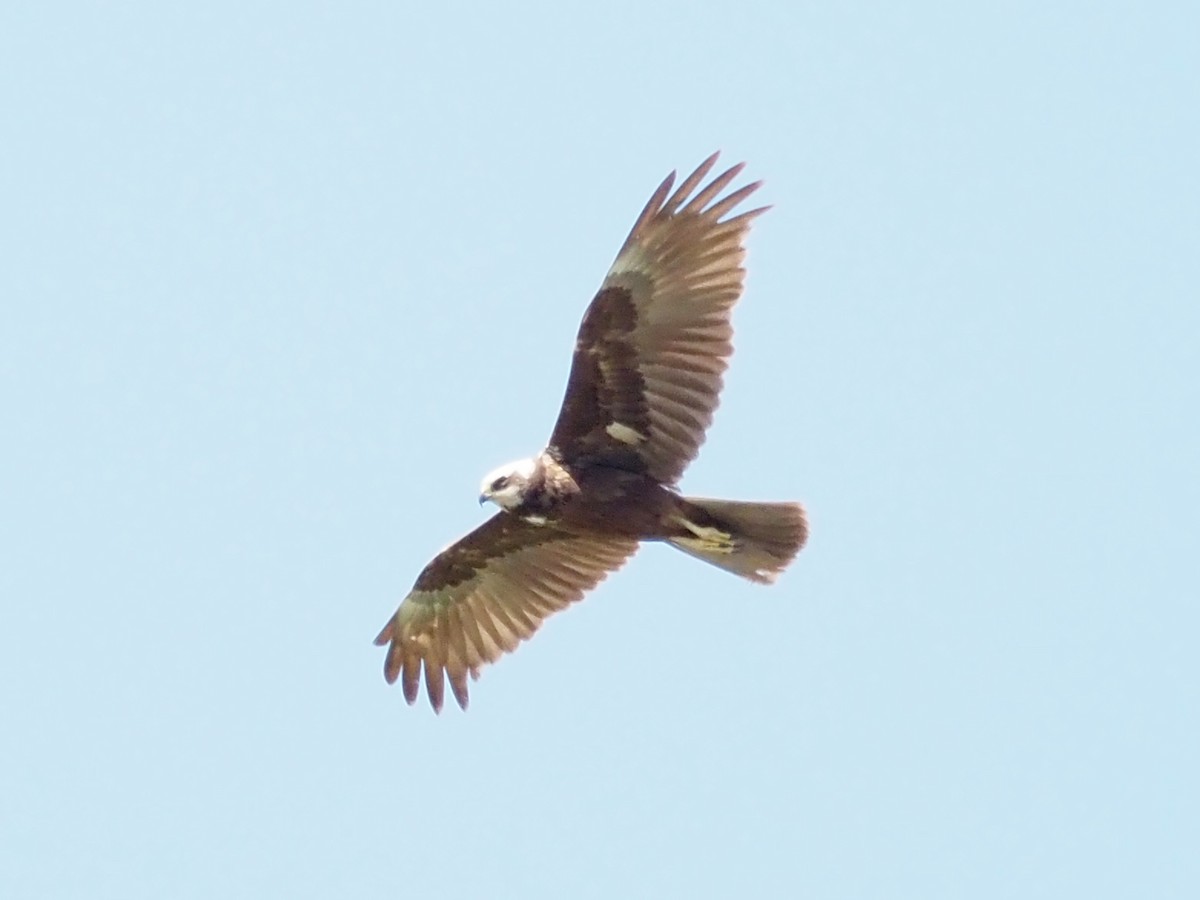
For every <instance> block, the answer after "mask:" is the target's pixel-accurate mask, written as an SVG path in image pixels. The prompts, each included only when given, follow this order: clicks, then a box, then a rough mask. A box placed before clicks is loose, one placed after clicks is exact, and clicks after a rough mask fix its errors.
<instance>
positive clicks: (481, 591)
mask: <svg viewBox="0 0 1200 900" xmlns="http://www.w3.org/2000/svg"><path fill="white" fill-rule="evenodd" d="M636 549H637V541H635V540H633V539H631V538H621V537H613V538H604V537H580V536H577V535H571V534H568V533H566V532H563V531H559V530H558V529H556V528H553V527H550V526H538V525H531V524H529V523H527V522H525V521H523V520H522V519H520V518H518V517H517V516H513V515H509V514H508V513H505V512H501V513H497V514H496V515H495V516H493V517H492V518H490V519H488V521H486V522H484V523H483V524H482V525H480V526H479V527H478V528H476V529H475V530H474V531H472V532H471V533H470V534H468V535H466V536H465V537H463V538H462V539H461V540H459V541H458V542H457V543H455V544H452V545H451V546H450V547H448V548H447V549H445V550H443V551H442V552H441V553H439V554H438V555H437V556H436V557H435V558H434V560H433V561H432V562H431V563H430V564H429V565H427V566H426V567H425V569H424V571H422V572H421V574H420V576H418V578H417V581H416V584H414V585H413V589H412V591H411V592H410V593H409V595H408V596H407V597H405V598H404V602H403V603H401V604H400V608H399V609H397V610H396V614H395V615H394V616H392V618H391V619H390V620H389V621H388V623H387V625H385V626H384V628H383V631H381V632H380V633H379V637H377V638H376V639H375V643H376V644H378V645H380V646H382V645H384V644H388V645H389V646H388V651H387V659H386V661H385V662H384V668H383V672H384V676H385V677H386V678H387V680H388V682H389V683H393V682H395V681H396V679H397V678H399V679H401V682H402V684H403V687H404V698H405V699H406V700H407V701H408V702H409V703H410V704H411V703H414V702H416V699H417V692H418V689H419V686H420V680H421V669H422V667H424V670H425V688H426V691H427V692H428V694H429V702H430V703H432V704H433V708H434V709H435V710H441V708H442V700H443V697H444V693H445V680H444V678H443V673H444V675H445V676H446V677H448V678H449V681H450V690H451V691H452V692H453V693H454V699H455V700H457V701H458V705H459V706H461V707H462V708H463V709H466V707H467V675H468V674H470V675H471V677H473V678H478V677H479V670H480V668H482V667H483V666H484V665H486V664H488V663H491V662H495V661H496V660H497V659H499V658H500V656H501V655H503V654H505V653H511V652H512V651H513V650H515V649H517V645H518V644H520V642H521V641H524V640H527V639H528V638H529V637H530V636H531V635H532V634H533V633H534V632H535V631H536V630H537V629H538V627H539V626H540V625H541V624H542V622H543V621H544V620H545V619H546V618H548V617H549V616H551V615H552V614H554V613H556V612H558V611H559V610H560V609H563V608H564V607H566V606H567V605H568V604H571V603H574V602H575V601H576V600H579V599H580V598H581V597H583V595H584V593H585V592H587V591H588V590H590V589H591V588H593V587H595V586H596V585H597V584H598V583H599V582H600V581H602V580H603V579H604V577H605V576H606V575H607V574H608V573H609V572H612V571H614V570H616V569H618V568H620V567H621V565H622V564H623V563H624V562H625V560H627V559H628V558H629V557H630V556H631V555H632V554H633V552H634V551H635V550H636Z"/></svg>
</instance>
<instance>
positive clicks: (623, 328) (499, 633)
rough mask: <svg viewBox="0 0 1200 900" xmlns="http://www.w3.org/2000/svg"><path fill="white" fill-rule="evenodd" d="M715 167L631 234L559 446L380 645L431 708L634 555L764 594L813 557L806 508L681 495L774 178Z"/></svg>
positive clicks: (662, 195)
mask: <svg viewBox="0 0 1200 900" xmlns="http://www.w3.org/2000/svg"><path fill="white" fill-rule="evenodd" d="M716 161H717V154H715V153H714V154H713V155H712V156H711V157H709V158H708V159H706V160H705V161H704V162H703V163H701V165H700V167H699V168H698V169H696V171H695V172H693V173H692V174H691V175H690V176H688V177H687V178H686V179H684V181H683V183H682V184H680V185H679V187H678V188H676V189H675V190H674V191H673V192H672V190H671V188H672V185H673V184H674V181H675V173H674V172H672V173H671V174H670V175H669V176H667V178H666V180H665V181H663V183H662V184H661V185H659V187H658V190H656V191H655V192H654V194H653V196H651V197H650V200H649V202H648V203H647V204H646V207H645V209H643V210H642V213H641V215H639V216H638V218H637V221H636V222H635V223H634V226H633V230H632V231H631V232H630V233H629V237H627V238H626V239H625V243H624V244H623V245H622V246H621V250H620V252H619V253H617V258H616V260H615V261H614V262H613V264H612V267H611V268H610V269H609V270H608V274H607V275H606V276H605V278H604V283H603V284H602V285H601V286H600V290H599V292H598V293H597V294H596V296H595V298H594V299H593V300H592V302H591V304H590V305H589V306H588V308H587V312H586V313H585V314H584V317H583V323H582V324H581V325H580V327H579V334H578V337H577V338H576V340H575V353H574V357H573V359H572V362H571V372H570V375H569V377H568V380H567V390H566V396H565V397H564V399H563V404H562V409H561V410H560V412H559V414H558V421H557V422H556V423H555V425H554V430H553V432H552V433H551V435H550V442H549V444H548V445H547V446H546V448H545V449H544V450H543V451H542V452H541V453H539V454H538V455H537V456H535V457H533V458H531V459H525V460H521V461H519V462H515V463H510V464H508V465H506V466H502V467H501V468H499V469H496V470H495V471H494V472H491V473H490V474H488V475H487V477H485V478H484V479H483V483H482V485H481V487H480V496H479V502H480V504H481V505H482V504H483V502H484V501H488V500H490V501H491V502H492V503H494V504H496V505H497V506H498V507H500V511H499V512H498V513H496V514H495V515H494V516H492V518H490V519H488V520H487V521H486V522H484V523H483V524H482V525H480V526H479V527H478V528H476V529H475V530H474V531H472V532H471V533H470V534H468V535H466V536H465V537H463V538H462V539H461V540H459V541H458V542H457V543H454V544H452V545H450V547H448V548H447V549H445V550H443V551H442V552H441V553H439V554H438V555H437V556H436V557H435V558H434V560H433V561H432V562H431V563H429V565H427V566H426V567H425V569H424V570H423V571H422V572H421V574H420V576H418V578H417V581H416V583H415V584H414V585H413V588H412V591H411V592H410V593H409V595H408V596H407V597H406V598H405V599H404V602H403V603H401V605H400V608H399V609H398V610H396V614H395V615H394V616H392V618H391V619H390V620H389V621H388V623H387V625H385V626H384V628H383V631H381V632H380V633H379V637H378V638H376V639H375V643H376V644H378V645H380V646H383V645H385V644H386V645H387V648H388V649H387V658H386V661H385V662H384V676H385V677H386V679H387V680H388V682H389V683H394V682H395V681H396V680H397V679H400V681H401V683H402V685H403V689H404V697H405V699H406V700H407V701H408V702H409V703H410V704H412V703H414V702H415V701H416V699H417V694H418V692H419V688H420V680H421V672H422V670H424V673H425V688H426V692H427V693H428V695H429V701H430V703H431V704H432V705H433V708H434V710H436V711H440V710H441V708H442V702H443V699H444V696H445V682H446V680H449V682H450V690H451V691H453V693H454V699H455V700H457V701H458V704H459V706H461V707H462V708H463V709H466V707H467V676H468V675H470V676H471V677H472V678H478V677H479V671H480V669H481V668H482V667H483V666H485V665H487V664H488V663H492V662H495V661H496V660H497V659H498V658H499V657H500V656H501V655H503V654H504V653H511V652H512V651H513V650H515V649H516V648H517V645H518V644H520V643H521V641H524V640H527V639H528V638H529V637H531V636H532V635H533V633H534V632H535V631H536V630H537V629H538V627H539V626H540V625H541V624H542V622H543V621H544V620H545V619H546V618H548V617H549V616H550V615H552V614H554V613H556V612H558V611H559V610H561V609H563V608H565V607H566V606H568V605H569V604H571V603H574V602H575V601H577V600H579V599H580V598H582V597H583V595H584V593H585V592H587V591H589V590H591V589H592V588H593V587H595V586H596V585H597V584H598V583H599V582H600V581H601V580H603V579H604V577H605V576H606V575H607V574H608V573H609V572H612V571H615V570H616V569H618V568H620V567H621V565H622V564H623V563H624V562H625V561H626V560H627V559H629V557H630V556H632V555H633V553H634V551H636V550H637V548H638V544H639V542H641V541H665V542H666V543H668V544H670V545H671V546H673V547H677V548H678V549H680V550H682V551H683V552H684V553H688V554H690V555H692V556H695V557H697V558H699V559H702V560H704V561H705V562H708V563H711V564H713V565H715V566H718V567H719V568H722V569H725V570H726V571H728V572H732V573H733V574H735V575H740V576H741V577H743V578H747V579H749V580H750V581H754V582H759V583H769V582H772V581H774V580H775V578H776V577H777V576H778V575H779V573H780V572H782V571H783V569H784V568H785V567H786V566H787V565H788V564H789V563H790V562H791V561H792V559H793V558H794V557H795V556H796V554H797V553H798V552H799V550H800V548H801V547H802V546H803V545H804V541H805V539H806V537H807V533H808V527H807V524H806V522H805V518H804V510H803V508H802V507H801V506H800V504H798V503H746V502H737V501H731V500H709V499H700V498H696V497H684V496H682V495H681V494H680V493H679V492H678V491H677V490H676V488H675V485H676V482H677V481H678V480H679V478H680V476H681V475H682V474H683V470H684V469H685V468H686V467H687V465H688V463H689V462H691V461H692V459H693V458H694V457H695V456H696V453H697V452H698V451H699V449H700V444H701V443H702V442H703V441H704V433H705V431H706V430H707V428H708V426H709V424H710V423H711V422H712V417H713V411H714V410H715V409H716V407H717V402H718V397H719V394H720V391H721V384H722V373H723V372H724V371H725V368H726V366H727V365H728V360H729V355H730V353H732V351H733V347H732V344H731V343H730V342H731V339H732V337H733V329H732V328H731V326H730V323H729V318H730V312H731V310H732V309H733V305H734V304H735V303H736V302H737V300H738V297H739V296H740V295H741V293H742V280H743V278H744V276H745V270H744V269H743V268H742V260H743V257H744V256H745V249H744V247H743V241H744V239H745V237H746V233H747V231H748V230H749V227H750V223H751V221H752V220H753V219H754V218H755V217H757V216H758V215H760V214H761V213H763V212H765V211H766V207H762V208H758V209H752V210H749V211H747V212H741V213H739V214H737V215H732V213H733V212H734V210H735V209H737V207H738V205H739V204H740V203H742V201H744V200H745V199H746V198H747V197H749V196H750V195H751V194H752V193H754V191H755V190H757V188H758V187H759V185H760V184H761V182H755V183H753V184H749V185H746V186H745V187H742V188H739V189H738V190H735V191H732V192H731V193H728V194H725V195H724V196H722V194H723V192H724V191H725V190H726V188H728V187H729V185H730V183H731V182H732V181H733V180H734V179H735V178H736V177H737V176H738V174H739V173H740V172H741V171H742V167H743V165H744V164H743V165H736V166H734V167H733V168H731V169H729V170H728V171H726V172H724V173H722V174H721V175H718V176H717V177H715V178H713V179H712V180H711V181H709V182H708V183H707V184H706V185H704V186H703V187H701V184H702V183H703V182H704V179H705V178H706V177H707V176H708V173H709V171H710V170H711V169H712V168H713V166H714V165H715V164H716Z"/></svg>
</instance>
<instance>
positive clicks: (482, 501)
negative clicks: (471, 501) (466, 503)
mask: <svg viewBox="0 0 1200 900" xmlns="http://www.w3.org/2000/svg"><path fill="white" fill-rule="evenodd" d="M491 499H492V498H491V497H490V496H488V495H487V494H480V495H479V505H480V506H483V504H485V503H487V502H488V501H489V500H491Z"/></svg>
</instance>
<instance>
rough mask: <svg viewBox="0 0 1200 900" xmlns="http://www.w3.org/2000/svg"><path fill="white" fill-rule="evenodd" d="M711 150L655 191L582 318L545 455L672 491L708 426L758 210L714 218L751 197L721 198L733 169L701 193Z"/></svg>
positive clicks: (744, 191) (746, 192) (742, 193)
mask: <svg viewBox="0 0 1200 900" xmlns="http://www.w3.org/2000/svg"><path fill="white" fill-rule="evenodd" d="M718 155H719V154H716V153H714V154H713V155H712V156H710V157H709V158H708V159H706V160H705V161H704V162H703V163H701V164H700V166H699V167H698V168H697V169H696V171H694V172H693V173H692V174H691V175H689V176H688V177H687V178H686V179H684V181H683V182H682V183H681V184H680V185H679V186H678V188H676V189H675V190H674V191H672V186H673V185H674V182H675V173H674V172H672V173H671V174H670V175H669V176H668V177H667V178H666V180H664V181H663V182H662V184H660V185H659V187H658V189H657V190H655V192H654V193H653V195H652V196H651V197H650V200H649V201H648V202H647V204H646V206H645V207H644V208H643V209H642V212H641V213H640V214H639V216H638V218H637V221H636V222H635V223H634V226H633V228H632V230H631V231H630V233H629V236H628V237H627V238H626V239H625V242H624V244H622V246H621V250H620V252H619V253H618V254H617V257H616V260H615V261H614V262H613V264H612V266H611V268H610V269H609V272H608V275H607V276H606V278H605V280H604V284H603V285H602V286H601V288H600V290H599V292H598V293H597V294H596V296H595V298H594V299H593V300H592V302H591V304H590V305H589V306H588V309H587V312H586V313H585V314H584V318H583V322H582V323H581V325H580V328H579V333H578V336H577V338H576V344H575V353H574V356H573V358H572V362H571V373H570V376H569V377H568V380H567V389H566V392H565V395H564V398H563V404H562V409H561V411H560V413H559V417H558V420H557V422H556V423H555V426H554V431H553V432H552V434H551V438H550V447H551V449H552V451H554V452H555V453H556V454H557V455H558V457H559V458H560V459H561V460H562V461H564V462H565V463H567V464H568V465H569V464H570V463H571V462H576V461H595V462H602V463H604V464H607V465H614V466H618V467H621V468H626V469H631V470H635V471H644V472H648V473H649V474H651V475H652V476H654V477H655V478H656V479H657V480H659V481H660V482H662V483H664V484H673V483H674V482H676V481H677V480H678V479H679V476H680V475H682V474H683V470H684V469H685V468H686V466H687V464H688V463H689V462H691V460H692V459H694V458H695V456H696V454H697V453H698V452H699V449H700V446H701V444H702V443H703V441H704V436H705V433H706V431H707V429H708V427H709V425H711V423H712V418H713V413H714V412H715V410H716V407H717V404H718V402H719V395H720V391H721V388H722V386H723V378H722V376H723V373H724V371H725V369H726V368H727V366H728V358H729V356H730V355H731V353H732V352H733V345H732V337H733V329H732V326H731V325H730V321H729V317H730V313H731V310H732V307H733V305H734V304H735V303H736V302H737V300H738V298H739V297H740V296H741V292H742V283H743V280H744V277H745V270H744V268H743V267H742V261H743V259H744V256H745V250H744V247H743V241H744V238H745V235H746V233H747V231H748V230H749V226H750V223H751V221H752V220H753V219H754V218H756V217H757V216H759V215H761V214H762V213H763V212H765V211H766V210H767V209H768V208H769V207H765V206H764V207H759V208H756V209H752V210H749V211H747V212H743V213H740V214H738V215H736V216H733V217H732V218H725V219H723V218H722V217H723V216H726V215H727V214H729V213H730V212H732V211H733V210H734V208H735V207H737V206H738V205H739V204H740V203H742V202H743V201H744V200H745V199H746V198H747V197H749V196H750V195H751V194H753V193H754V191H756V190H757V189H758V188H759V186H760V185H761V184H762V182H754V183H752V184H748V185H746V186H744V187H741V188H739V189H737V190H735V191H733V192H732V193H730V194H728V195H726V196H724V197H721V196H720V194H721V192H722V191H724V190H725V189H726V188H727V187H728V186H729V184H730V183H731V182H732V181H733V180H734V179H735V178H736V177H737V176H738V175H739V174H740V173H741V171H742V169H743V168H744V165H745V164H744V163H739V164H737V165H735V166H732V167H730V168H729V169H727V170H725V171H724V172H722V173H721V174H720V175H718V176H716V177H715V178H713V179H712V181H710V182H709V183H708V184H707V185H705V186H704V187H703V188H701V189H700V190H699V191H698V192H697V193H695V195H694V196H692V194H693V191H696V190H697V188H698V187H699V186H700V185H701V183H702V182H703V180H704V179H705V177H706V176H707V175H708V174H709V172H710V171H711V170H712V168H713V166H714V165H715V164H716V161H717V158H718Z"/></svg>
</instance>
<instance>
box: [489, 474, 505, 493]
mask: <svg viewBox="0 0 1200 900" xmlns="http://www.w3.org/2000/svg"><path fill="white" fill-rule="evenodd" d="M506 484H508V476H507V475H501V476H500V477H499V478H497V479H496V480H495V481H493V482H492V490H493V491H498V490H500V489H501V488H502V487H504V486H505V485H506Z"/></svg>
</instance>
